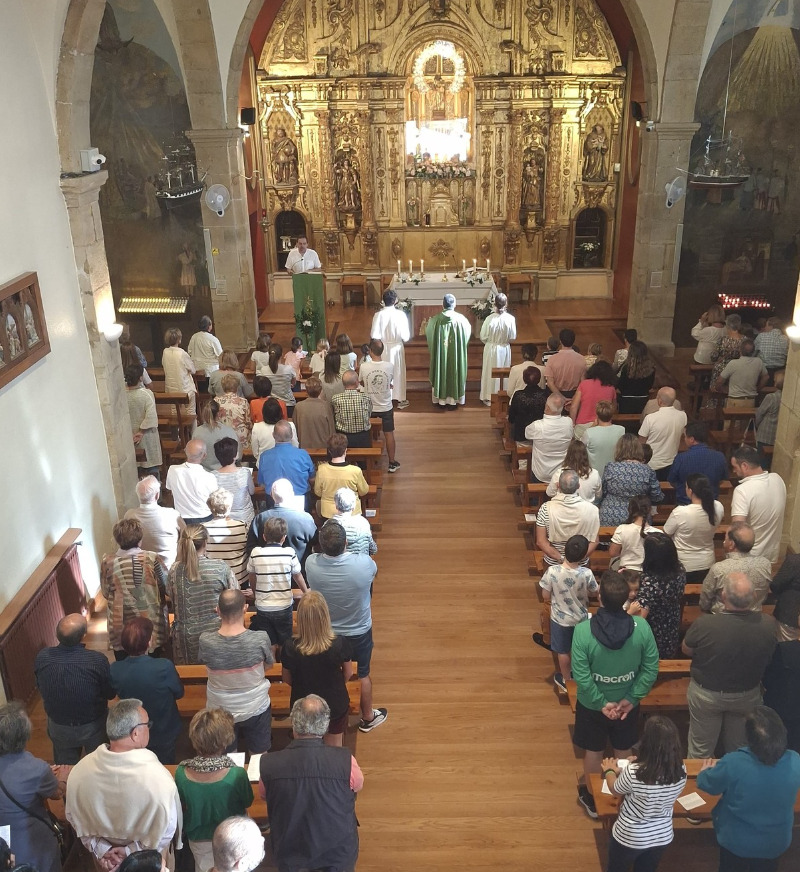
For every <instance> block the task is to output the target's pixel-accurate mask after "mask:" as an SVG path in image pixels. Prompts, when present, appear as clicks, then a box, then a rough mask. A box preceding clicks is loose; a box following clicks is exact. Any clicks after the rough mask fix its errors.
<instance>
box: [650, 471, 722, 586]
mask: <svg viewBox="0 0 800 872" xmlns="http://www.w3.org/2000/svg"><path fill="white" fill-rule="evenodd" d="M686 496H688V497H689V500H690V503H689V505H688V506H677V507H676V508H675V509H673V511H672V514H671V515H670V516H669V518H667V523H666V524H664V532H665V533H666V534H667V535H668V536H672V539H673V541H674V542H675V547H676V548H677V550H678V557H679V558H680V561H681V563H683V566H684V568H685V569H686V581H687V582H688V583H689V584H701V583H702V581H703V579H704V578H705V577H706V573H707V572H708V570H709V568H710V567H711V566H713V564H714V563H715V561H716V558H715V556H714V533H715V531H716V529H717V527H718V526H719V525H720V522H721V521H722V516H723V515H724V509H723V508H722V503H720V502H719V500H715V499H714V491H713V489H712V487H711V482H710V481H709V480H708V478H707V476H705V475H702V474H701V473H693V474H692V475H690V476H687V478H686Z"/></svg>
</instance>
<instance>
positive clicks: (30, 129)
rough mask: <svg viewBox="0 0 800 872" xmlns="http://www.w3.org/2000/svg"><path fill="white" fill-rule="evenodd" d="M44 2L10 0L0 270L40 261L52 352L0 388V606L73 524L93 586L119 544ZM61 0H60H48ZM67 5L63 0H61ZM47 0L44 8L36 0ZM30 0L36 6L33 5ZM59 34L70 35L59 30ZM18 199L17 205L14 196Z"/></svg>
mask: <svg viewBox="0 0 800 872" xmlns="http://www.w3.org/2000/svg"><path fill="white" fill-rule="evenodd" d="M42 5H43V4H42V3H37V4H32V3H31V2H30V0H3V4H2V11H0V106H2V111H3V123H2V125H0V167H2V168H3V169H2V180H3V197H4V203H5V204H6V205H4V208H3V209H2V210H0V282H5V281H8V280H10V279H13V278H15V277H16V276H18V275H20V274H21V273H24V272H29V271H36V272H38V274H39V281H40V284H41V288H42V303H43V307H44V314H45V319H46V322H47V327H48V331H49V334H50V343H51V346H52V351H51V353H50V354H49V355H48V356H47V357H46V358H45V359H44V360H42V361H40V362H39V363H37V364H36V365H35V366H34V367H33V368H31V369H29V370H27V372H25V373H23V374H22V375H21V376H19V377H18V378H17V379H15V380H14V381H13V382H11V383H10V384H9V385H6V387H4V388H2V389H1V390H0V469H1V470H2V484H3V518H2V523H0V555H2V563H3V572H2V574H0V608H2V607H3V606H4V605H5V604H6V603H7V602H8V601H9V600H10V599H11V597H12V596H13V595H14V593H16V591H17V590H18V589H19V587H20V586H21V585H22V583H23V582H24V581H25V580H26V579H27V577H28V576H29V575H30V573H31V572H32V570H33V569H34V568H35V567H36V565H37V564H38V563H39V562H40V561H41V559H42V557H43V556H44V554H45V553H46V552H47V550H48V549H49V548H50V547H51V546H52V545H53V544H54V542H55V541H57V540H58V539H59V538H60V537H61V535H62V534H63V533H64V532H65V530H66V529H67V528H68V527H81V528H83V537H82V541H83V543H84V545H83V547H82V548H81V549H80V550H81V559H82V563H83V567H84V575H85V578H86V580H87V583H88V584H89V585H90V586H91V588H92V590H95V589H96V587H97V579H98V564H97V556H98V554H100V553H102V551H103V550H107V548H108V546H109V545H110V531H111V526H112V524H113V522H114V521H115V520H116V518H115V517H113V515H114V513H115V510H114V500H113V493H112V487H111V476H110V471H109V459H108V450H107V448H106V443H105V434H104V430H103V424H102V419H101V417H100V406H99V401H98V398H97V388H96V386H95V378H94V372H93V370H92V364H91V359H90V356H89V343H88V339H87V335H86V326H85V323H84V320H83V313H82V311H81V303H80V297H79V293H78V283H77V277H76V273H75V261H74V255H73V249H72V239H71V236H70V231H69V224H68V221H67V211H66V206H65V203H64V198H63V196H62V194H61V190H60V188H59V172H60V167H59V158H58V147H57V142H56V135H55V129H54V125H53V114H52V111H51V105H52V104H51V101H50V99H49V97H48V95H49V92H50V86H49V79H50V78H51V74H52V68H51V67H50V66H49V65H47V64H45V65H44V67H43V66H42V65H41V64H40V62H39V55H38V54H37V48H41V47H43V46H45V45H46V44H47V39H46V38H45V37H44V36H43V34H44V33H45V32H46V31H47V30H48V29H49V25H48V27H44V26H42V27H41V28H40V31H39V36H40V38H41V41H40V42H37V41H36V40H35V39H34V34H33V32H32V29H31V27H30V21H29V19H28V17H27V15H26V12H27V13H28V14H30V15H31V17H32V18H34V19H35V20H37V22H38V23H39V24H42V25H43V22H41V19H40V16H41V6H42ZM48 5H49V6H50V7H51V11H54V6H55V4H52V3H49V4H48ZM60 5H61V4H60ZM37 6H38V7H39V8H38V9H37V8H34V7H37ZM26 7H27V9H26ZM59 40H60V35H59ZM7 204H11V205H7Z"/></svg>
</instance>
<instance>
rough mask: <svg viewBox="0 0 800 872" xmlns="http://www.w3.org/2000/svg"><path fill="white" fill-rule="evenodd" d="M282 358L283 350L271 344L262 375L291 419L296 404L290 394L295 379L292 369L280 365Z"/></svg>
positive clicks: (274, 343)
mask: <svg viewBox="0 0 800 872" xmlns="http://www.w3.org/2000/svg"><path fill="white" fill-rule="evenodd" d="M282 357H283V348H282V347H281V346H280V345H278V343H277V342H273V343H272V345H270V347H269V365H268V366H267V369H266V372H265V373H264V375H266V376H267V377H268V378H269V379H270V381H271V382H272V396H273V397H275V398H276V399H278V400H283V402H284V403H286V412H287V414H288V415H289V417H290V418H291V417H292V413H293V412H294V407H295V405H296V404H297V400H296V399H295V396H294V394H293V393H292V385H293V384H294V383H295V381H296V380H297V379H296V376H295V372H294V370H293V369H292V367H291V366H287V365H286V364H285V363H281V358H282Z"/></svg>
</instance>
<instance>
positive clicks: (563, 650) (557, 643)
mask: <svg viewBox="0 0 800 872" xmlns="http://www.w3.org/2000/svg"><path fill="white" fill-rule="evenodd" d="M574 632H575V627H562V626H561V624H557V623H556V622H555V621H554V620H553V619H552V618H550V650H551V651H554V652H555V653H556V654H569V653H570V652H571V651H572V634H573V633H574Z"/></svg>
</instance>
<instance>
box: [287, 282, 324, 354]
mask: <svg viewBox="0 0 800 872" xmlns="http://www.w3.org/2000/svg"><path fill="white" fill-rule="evenodd" d="M292 291H293V293H294V314H295V321H296V322H298V323H297V330H296V334H297V335H298V336H300V337H302V339H303V347H304V348H305V350H306V351H307V352H308V353H309V354H313V353H314V352H315V351H316V350H317V342H318V341H319V340H320V339H326V338H327V336H328V331H327V327H326V325H325V276H324V275H323V274H322V273H297V275H293V276H292ZM304 321H305V322H310V324H309V323H306V324H304V323H303V322H304Z"/></svg>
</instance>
